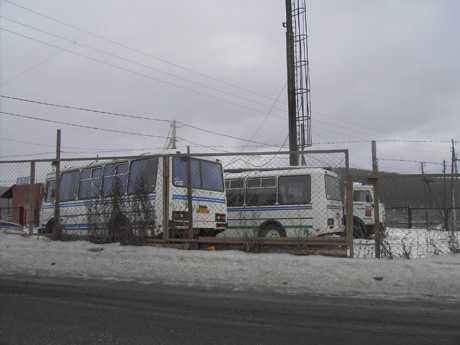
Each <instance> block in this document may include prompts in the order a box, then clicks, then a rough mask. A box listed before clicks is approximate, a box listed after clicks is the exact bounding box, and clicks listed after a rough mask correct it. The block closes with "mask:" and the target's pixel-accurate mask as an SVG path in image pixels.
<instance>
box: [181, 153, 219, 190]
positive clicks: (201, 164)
mask: <svg viewBox="0 0 460 345" xmlns="http://www.w3.org/2000/svg"><path fill="white" fill-rule="evenodd" d="M190 164H191V166H190V167H191V175H192V188H198V189H206V190H212V191H218V192H222V191H223V190H224V181H223V177H222V166H221V165H220V164H219V163H214V162H210V161H202V160H198V159H191V163H190ZM173 184H174V186H177V187H187V185H188V182H187V159H184V158H180V157H174V158H173Z"/></svg>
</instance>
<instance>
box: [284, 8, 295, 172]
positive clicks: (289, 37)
mask: <svg viewBox="0 0 460 345" xmlns="http://www.w3.org/2000/svg"><path fill="white" fill-rule="evenodd" d="M285 27H286V58H287V90H288V128H289V151H291V152H293V151H297V149H298V147H297V122H296V113H297V112H296V97H295V58H294V31H293V27H292V3H291V0H286V23H285ZM289 165H291V166H297V165H298V157H297V154H291V155H290V157H289Z"/></svg>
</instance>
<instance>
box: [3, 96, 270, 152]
mask: <svg viewBox="0 0 460 345" xmlns="http://www.w3.org/2000/svg"><path fill="white" fill-rule="evenodd" d="M0 97H2V98H7V99H12V100H15V101H21V102H28V103H34V104H40V105H46V106H51V107H58V108H65V109H72V110H79V111H87V112H92V113H99V114H105V115H111V116H119V117H126V118H133V119H137V120H148V121H161V122H168V123H172V121H171V120H164V119H152V118H148V117H143V116H135V115H127V114H120V113H114V112H109V111H103V110H95V109H88V108H83V107H74V106H69V105H60V104H54V103H48V102H41V101H34V100H30V99H24V98H19V97H12V96H6V95H0ZM176 122H177V123H178V124H181V125H182V126H183V127H190V128H193V129H196V130H198V131H202V132H205V133H209V134H213V135H217V136H221V137H227V138H231V139H236V140H241V141H247V142H251V143H254V144H260V145H265V146H272V145H269V144H266V143H261V142H257V141H253V140H247V139H243V138H239V137H236V136H232V135H229V134H224V133H217V132H215V131H210V130H206V129H204V128H200V127H196V126H192V125H189V124H186V123H184V122H180V121H176ZM166 138H167V137H166Z"/></svg>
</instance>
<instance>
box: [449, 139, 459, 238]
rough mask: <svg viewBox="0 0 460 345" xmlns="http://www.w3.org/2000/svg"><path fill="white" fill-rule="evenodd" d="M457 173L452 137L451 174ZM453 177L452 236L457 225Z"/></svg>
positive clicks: (452, 180)
mask: <svg viewBox="0 0 460 345" xmlns="http://www.w3.org/2000/svg"><path fill="white" fill-rule="evenodd" d="M457 173H458V170H457V155H456V153H455V142H454V139H452V175H453V174H457ZM454 181H455V180H454V177H453V176H452V179H451V183H450V185H451V187H450V188H451V194H452V226H451V229H452V236H454V235H455V230H457V229H456V227H457V211H456V210H455V188H454Z"/></svg>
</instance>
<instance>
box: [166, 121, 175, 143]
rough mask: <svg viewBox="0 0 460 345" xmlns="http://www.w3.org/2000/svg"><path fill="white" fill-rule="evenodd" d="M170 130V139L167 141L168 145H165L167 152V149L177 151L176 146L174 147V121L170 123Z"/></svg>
mask: <svg viewBox="0 0 460 345" xmlns="http://www.w3.org/2000/svg"><path fill="white" fill-rule="evenodd" d="M171 126H172V130H171V138H170V139H169V143H168V145H166V147H165V149H166V150H168V149H173V150H175V149H177V146H176V143H177V140H176V120H173V121H172V124H171Z"/></svg>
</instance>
